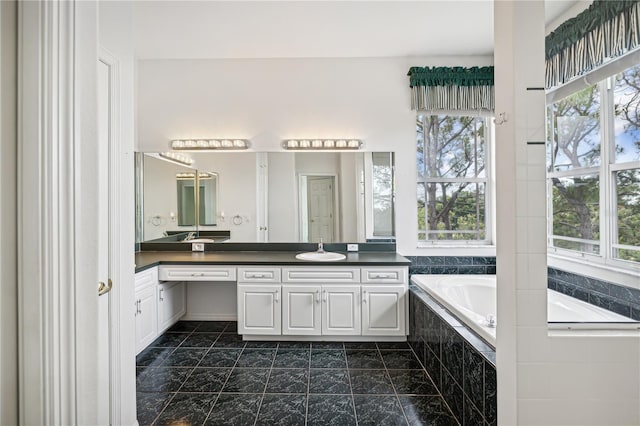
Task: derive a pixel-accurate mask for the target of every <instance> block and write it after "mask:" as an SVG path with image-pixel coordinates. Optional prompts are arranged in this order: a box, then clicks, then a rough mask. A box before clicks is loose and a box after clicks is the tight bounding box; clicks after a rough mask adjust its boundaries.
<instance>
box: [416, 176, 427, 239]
mask: <svg viewBox="0 0 640 426" xmlns="http://www.w3.org/2000/svg"><path fill="white" fill-rule="evenodd" d="M417 198H418V240H419V241H424V239H425V234H424V231H425V230H426V229H427V225H426V217H427V216H426V210H425V205H426V202H425V196H424V183H420V182H418V193H417ZM420 231H422V232H420Z"/></svg>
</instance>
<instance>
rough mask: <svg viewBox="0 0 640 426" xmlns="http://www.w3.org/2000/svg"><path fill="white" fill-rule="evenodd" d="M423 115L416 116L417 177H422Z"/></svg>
mask: <svg viewBox="0 0 640 426" xmlns="http://www.w3.org/2000/svg"><path fill="white" fill-rule="evenodd" d="M423 120H424V116H423V115H418V116H417V117H416V141H417V144H416V170H417V171H418V179H421V180H422V179H423V178H424V122H423Z"/></svg>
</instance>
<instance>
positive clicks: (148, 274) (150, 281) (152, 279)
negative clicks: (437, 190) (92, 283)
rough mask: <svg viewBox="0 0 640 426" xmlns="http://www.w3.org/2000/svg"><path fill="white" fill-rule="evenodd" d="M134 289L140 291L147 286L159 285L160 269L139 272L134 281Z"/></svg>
mask: <svg viewBox="0 0 640 426" xmlns="http://www.w3.org/2000/svg"><path fill="white" fill-rule="evenodd" d="M134 283H135V284H134V289H135V290H140V289H143V288H145V287H147V286H150V285H154V284H158V268H157V267H155V266H154V267H153V268H151V269H147V270H145V271H142V272H138V273H137V274H136V276H135V279H134Z"/></svg>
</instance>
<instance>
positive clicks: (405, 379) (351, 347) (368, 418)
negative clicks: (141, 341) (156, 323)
mask: <svg viewBox="0 0 640 426" xmlns="http://www.w3.org/2000/svg"><path fill="white" fill-rule="evenodd" d="M236 330H237V328H236V324H235V323H234V322H187V321H181V322H179V323H177V324H176V325H175V326H173V327H172V328H171V329H170V330H169V331H168V332H166V333H165V334H163V335H162V336H160V337H159V338H158V339H156V340H155V341H154V342H153V343H152V344H151V345H150V346H149V347H148V348H147V349H145V350H144V351H143V352H142V353H141V354H140V355H138V357H137V359H136V365H137V399H138V421H139V423H140V425H149V424H154V425H171V424H173V425H177V424H179V425H225V426H227V425H339V426H346V425H362V426H364V425H384V426H387V425H407V424H410V425H457V423H456V421H455V420H454V418H453V416H452V415H451V412H450V411H449V408H448V407H447V405H446V404H445V403H444V401H443V399H442V397H441V396H440V395H439V394H438V391H437V390H436V388H435V387H434V385H433V383H432V382H431V379H430V378H429V376H428V375H427V374H426V372H425V371H424V369H422V366H421V365H420V363H419V362H418V360H417V358H416V356H415V354H414V353H413V351H412V350H411V348H410V347H409V346H408V345H407V344H406V343H377V344H376V343H373V342H371V343H369V342H363V343H349V342H345V343H333V342H313V343H306V342H244V341H242V339H241V337H240V336H238V335H237V334H236V333H237V331H236Z"/></svg>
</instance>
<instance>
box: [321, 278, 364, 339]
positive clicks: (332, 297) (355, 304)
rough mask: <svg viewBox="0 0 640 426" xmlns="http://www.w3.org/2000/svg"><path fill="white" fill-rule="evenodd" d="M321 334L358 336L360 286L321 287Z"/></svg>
mask: <svg viewBox="0 0 640 426" xmlns="http://www.w3.org/2000/svg"><path fill="white" fill-rule="evenodd" d="M322 304H323V310H322V334H339V335H359V334H360V286H359V285H335V286H333V285H325V286H322Z"/></svg>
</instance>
